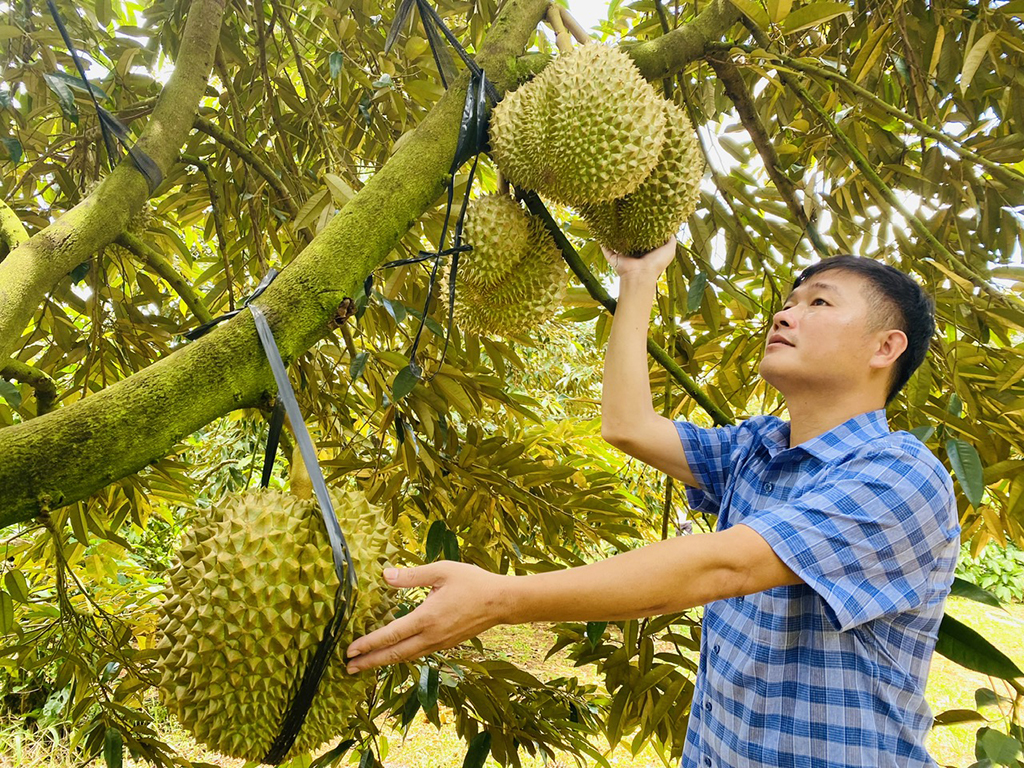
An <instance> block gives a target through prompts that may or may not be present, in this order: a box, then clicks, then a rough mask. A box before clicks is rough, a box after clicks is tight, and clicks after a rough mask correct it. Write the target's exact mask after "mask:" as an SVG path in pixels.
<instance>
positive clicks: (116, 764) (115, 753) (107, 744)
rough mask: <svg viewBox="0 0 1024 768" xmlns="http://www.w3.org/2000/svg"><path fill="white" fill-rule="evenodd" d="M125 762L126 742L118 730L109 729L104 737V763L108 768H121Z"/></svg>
mask: <svg viewBox="0 0 1024 768" xmlns="http://www.w3.org/2000/svg"><path fill="white" fill-rule="evenodd" d="M123 760H124V740H123V739H122V738H121V732H120V731H119V730H117V728H107V732H106V734H105V735H104V737H103V761H104V762H105V763H106V764H107V768H121V764H122V761H123Z"/></svg>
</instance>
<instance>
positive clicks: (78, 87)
mask: <svg viewBox="0 0 1024 768" xmlns="http://www.w3.org/2000/svg"><path fill="white" fill-rule="evenodd" d="M50 77H52V78H54V79H55V80H60V81H61V82H63V83H64V84H65V85H67V86H68V88H70V89H71V90H73V91H78V92H79V93H89V91H92V94H93V96H95V97H96V98H97V99H99V100H101V101H110V100H111V99H110V96H108V95H107V92H106V91H104V90H103V89H102V88H100V87H99V86H98V85H96V84H95V83H92V82H90V83H88V87H86V82H85V81H84V80H82V78H80V77H78V76H77V75H69V74H67V73H66V72H52V73H51V74H50Z"/></svg>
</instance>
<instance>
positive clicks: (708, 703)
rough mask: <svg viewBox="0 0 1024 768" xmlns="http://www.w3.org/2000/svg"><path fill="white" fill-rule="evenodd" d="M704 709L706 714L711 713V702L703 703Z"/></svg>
mask: <svg viewBox="0 0 1024 768" xmlns="http://www.w3.org/2000/svg"><path fill="white" fill-rule="evenodd" d="M704 709H706V710H707V711H708V712H710V711H711V702H710V701H705V702H704Z"/></svg>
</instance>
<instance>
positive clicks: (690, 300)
mask: <svg viewBox="0 0 1024 768" xmlns="http://www.w3.org/2000/svg"><path fill="white" fill-rule="evenodd" d="M707 287H708V276H707V275H706V274H704V273H703V272H698V273H697V275H696V277H694V278H693V282H692V283H690V290H688V291H687V292H686V314H688V315H689V314H693V313H694V312H696V311H697V310H698V309H700V305H701V303H702V302H703V301H704V289H705V288H707Z"/></svg>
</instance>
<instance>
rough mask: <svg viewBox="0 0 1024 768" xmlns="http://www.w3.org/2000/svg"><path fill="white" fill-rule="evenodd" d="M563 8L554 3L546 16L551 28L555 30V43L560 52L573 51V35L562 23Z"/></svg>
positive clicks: (549, 7)
mask: <svg viewBox="0 0 1024 768" xmlns="http://www.w3.org/2000/svg"><path fill="white" fill-rule="evenodd" d="M560 11H561V9H560V8H559V7H558V6H557V5H555V4H554V3H552V4H551V5H549V6H548V11H547V14H546V16H545V18H546V19H547V22H548V24H549V25H550V26H551V29H553V30H554V31H555V45H556V46H558V52H559V53H571V52H572V35H570V34H569V33H568V32H567V31H566V29H565V24H563V23H562V14H561V12H560Z"/></svg>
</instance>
